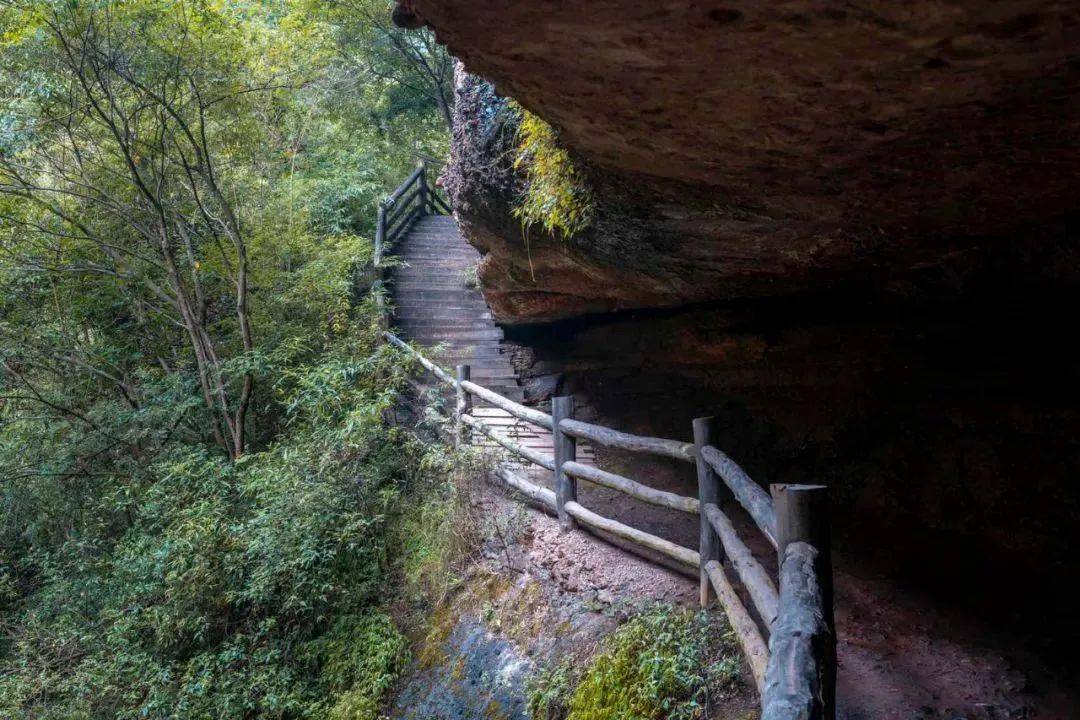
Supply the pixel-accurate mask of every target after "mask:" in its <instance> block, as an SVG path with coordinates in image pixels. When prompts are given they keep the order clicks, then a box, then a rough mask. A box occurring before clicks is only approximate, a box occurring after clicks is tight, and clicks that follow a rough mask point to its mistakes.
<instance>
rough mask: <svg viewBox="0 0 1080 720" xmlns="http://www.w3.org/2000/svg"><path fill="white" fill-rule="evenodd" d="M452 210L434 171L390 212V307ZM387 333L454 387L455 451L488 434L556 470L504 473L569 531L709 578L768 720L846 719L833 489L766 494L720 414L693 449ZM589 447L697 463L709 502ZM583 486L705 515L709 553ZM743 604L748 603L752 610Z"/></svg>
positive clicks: (382, 247) (380, 247)
mask: <svg viewBox="0 0 1080 720" xmlns="http://www.w3.org/2000/svg"><path fill="white" fill-rule="evenodd" d="M448 212H449V209H448V208H447V206H446V203H445V202H444V201H443V200H442V199H441V198H440V197H438V195H437V194H436V193H435V192H434V191H433V189H432V188H431V187H430V186H429V185H428V182H427V176H426V170H425V168H424V166H423V165H420V166H419V167H418V168H417V169H416V170H415V171H414V172H413V173H412V174H411V175H410V176H409V178H408V179H407V180H406V181H405V182H404V183H402V184H401V186H400V187H398V188H397V189H396V190H395V191H394V192H393V193H392V194H391V195H390V196H389V197H388V198H387V199H386V200H385V201H383V203H381V204H380V205H379V213H378V222H377V225H376V237H375V268H376V273H377V275H376V287H375V291H376V298H377V302H379V303H380V308H381V307H382V299H383V290H382V279H383V278H382V272H383V262H382V260H383V257H384V255H385V253H386V252H387V251H388V250H389V249H390V248H391V247H392V246H393V245H394V243H395V242H397V240H398V239H400V238H401V237H402V236H403V235H404V234H405V233H407V232H408V231H409V229H410V228H411V227H412V225H413V223H415V221H416V220H417V219H419V218H420V217H423V216H424V215H426V214H439V213H448ZM383 336H384V338H385V339H386V341H387V342H388V343H390V344H391V345H393V346H395V347H397V348H399V349H401V350H402V351H404V352H406V353H408V354H410V355H411V356H412V357H414V358H415V359H416V360H417V361H418V362H419V364H420V365H421V366H422V367H423V368H424V369H426V370H427V371H428V372H430V373H431V374H432V375H433V376H434V377H435V378H436V379H437V380H438V381H439V382H440V383H442V384H444V385H446V386H447V387H448V388H450V389H451V390H453V392H454V395H455V398H456V403H455V405H454V438H455V442H456V443H465V442H468V441H469V438H470V435H471V433H478V434H482V435H484V436H486V437H487V438H489V439H490V440H492V441H493V442H495V443H496V444H498V445H500V446H501V447H503V448H505V449H506V450H507V451H509V452H510V453H513V454H514V455H516V456H518V457H520V458H523V459H525V460H526V461H528V462H530V463H533V464H535V465H538V466H539V467H541V468H543V469H544V470H546V471H549V472H551V473H552V481H553V486H554V489H549V488H546V487H543V486H541V485H537V484H536V483H533V482H531V481H530V480H528V479H526V478H524V477H522V476H521V475H519V474H517V473H515V472H513V471H512V470H510V469H509V468H506V467H500V468H498V469H497V470H496V472H495V474H496V476H497V477H499V478H500V479H501V480H502V481H503V482H504V483H506V484H507V485H508V486H509V487H511V488H512V489H514V490H515V491H517V492H519V493H521V494H522V495H523V496H525V497H527V498H529V499H530V500H532V501H533V502H535V503H537V504H539V505H541V506H543V507H544V508H546V509H548V510H549V511H551V512H553V513H555V514H556V515H557V516H558V518H559V522H560V524H561V525H562V527H563V528H564V529H566V530H573V529H575V528H577V527H578V526H579V525H581V526H584V527H586V528H591V529H593V530H596V531H599V532H601V533H603V534H607V535H610V536H615V537H617V538H620V539H621V540H622V541H625V542H627V543H630V544H632V545H634V546H638V547H641V548H645V549H647V550H649V551H651V552H653V553H657V554H659V555H660V556H663V557H666V558H670V559H671V560H674V561H675V562H676V563H677V564H679V565H680V566H682V567H684V568H686V569H688V570H693V571H695V572H696V573H697V574H698V576H699V577H700V587H701V593H700V594H701V597H700V601H701V605H702V607H705V606H707V605H708V603H709V599H710V594H715V596H716V598H717V600H718V601H719V603H720V605H721V606H722V607H723V609H724V611H725V613H726V615H727V617H728V619H729V621H730V623H731V626H732V628H733V629H734V631H735V635H736V637H737V638H738V640H739V643H740V645H741V647H742V650H743V654H744V655H745V657H746V660H747V663H748V665H749V666H750V670H751V674H752V675H753V678H754V682H755V684H756V686H757V690H758V693H759V695H760V697H761V708H762V714H761V717H762V720H824V719H826V718H827V719H830V720H831V719H832V718H834V717H835V695H836V689H835V688H836V629H835V623H834V620H833V593H832V566H831V559H830V558H831V553H830V547H829V528H828V492H827V489H826V488H825V487H824V486H821V485H780V484H774V485H771V486H770V489H769V491H768V492H767V491H766V490H765V489H763V488H762V487H761V486H760V485H758V484H757V483H756V482H754V481H753V480H752V479H751V478H750V477H749V476H748V475H747V474H746V472H744V471H743V469H742V468H740V467H739V466H738V464H736V463H735V462H734V461H733V460H732V459H731V458H729V457H728V456H727V455H725V454H724V453H723V452H721V451H720V450H719V449H718V448H717V445H718V437H717V435H718V433H717V430H716V424H715V422H714V421H713V419H712V418H697V419H695V420H694V421H693V438H694V441H693V442H692V443H687V442H682V441H678V440H669V439H666V438H655V437H644V436H640V435H634V434H631V433H626V432H621V431H618V430H613V429H611V428H607V427H603V426H601V425H594V424H590V423H586V422H582V421H580V420H576V419H574V417H573V415H574V402H573V398H572V397H556V398H553V399H552V412H551V414H550V415H549V414H547V413H543V412H540V411H539V410H535V409H533V408H528V407H525V406H524V405H521V404H519V403H516V402H514V401H512V400H510V399H508V398H505V397H503V396H501V395H499V394H498V393H495V392H493V391H491V390H490V389H488V388H485V387H482V386H480V385H477V384H476V383H473V382H472V381H471V380H470V375H471V372H470V367H469V366H468V365H459V366H457V368H456V373H454V374H451V373H450V372H448V371H447V370H445V369H443V368H441V367H439V366H438V365H437V364H435V363H433V362H431V361H430V360H429V359H427V358H426V357H424V356H423V355H422V354H421V353H420V352H418V351H417V350H416V349H415V348H413V347H412V346H410V345H409V344H408V343H406V342H404V341H402V340H401V339H400V338H398V337H397V336H395V335H394V334H393V333H391V332H388V331H383ZM474 398H476V399H479V400H481V401H483V402H484V403H486V404H488V405H492V406H494V407H497V408H500V409H502V410H504V411H505V412H507V413H508V414H509V415H511V416H512V417H515V418H517V419H519V420H522V421H524V422H526V423H530V424H532V425H535V426H538V427H541V428H544V429H546V430H550V431H551V432H552V435H553V448H554V454H553V455H547V454H544V453H541V452H539V451H537V450H534V449H532V448H527V447H525V446H524V445H521V444H519V443H516V442H514V441H513V440H512V439H510V438H507V437H504V436H502V435H500V434H499V433H498V432H496V430H495V428H493V427H491V426H489V425H487V424H486V423H485V422H484V421H483V420H482V419H481V418H479V417H477V416H476V415H474V414H472V412H471V411H472V404H473V399H474ZM578 440H586V441H588V442H591V443H594V444H597V445H604V446H606V447H611V448H617V449H620V450H624V451H629V452H635V453H644V454H649V455H657V456H661V457H666V458H674V459H676V460H680V461H684V462H687V463H692V464H693V465H694V466H695V470H696V474H697V486H698V497H696V498H692V497H686V496H682V495H678V494H676V493H671V492H667V491H662V490H657V489H655V488H651V487H649V486H648V485H645V484H644V483H641V482H638V481H637V480H633V479H631V478H627V477H623V476H621V475H617V474H615V473H611V472H607V471H605V470H600V469H598V468H595V467H590V466H588V465H585V464H582V463H579V462H577V442H578ZM578 480H585V481H587V482H591V483H594V484H596V485H602V486H604V487H607V488H611V489H614V490H618V491H620V492H623V493H626V494H627V495H629V496H631V497H634V498H636V499H638V500H641V501H643V502H645V503H648V504H650V505H653V506H658V507H663V508H668V509H672V510H676V511H679V512H685V513H688V514H697V515H698V516H699V517H700V527H701V533H700V540H699V547H698V550H693V549H690V548H686V547H683V546H681V545H678V544H676V543H673V542H671V541H669V540H665V539H664V538H661V537H658V536H656V535H652V534H650V533H647V532H645V531H643V530H640V529H637V528H634V527H631V526H629V525H626V524H624V523H621V522H618V521H616V520H613V519H611V518H606V517H604V516H602V515H599V514H597V513H596V512H594V511H592V510H589V509H588V508H586V507H585V506H584V505H582V504H581V503H580V502H579V501H578V494H577V481H578ZM724 489H726V492H725V491H723V490H724ZM736 505H737V506H740V507H741V508H742V509H743V510H744V511H745V512H746V513H747V515H749V517H750V518H751V519H752V520H753V522H754V524H755V525H756V527H757V528H758V529H759V530H760V532H761V533H762V535H763V536H764V537H765V539H766V540H767V541H768V542H769V544H771V545H772V546H773V547H774V548H776V552H777V566H778V568H779V571H778V579H777V582H774V580H773V576H772V575H771V574H770V573H769V572H768V571H767V570H766V569H765V567H764V566H763V565H762V564H761V562H760V561H759V560H758V559H757V558H755V557H754V554H753V553H752V552H751V550H750V548H749V546H748V545H747V544H746V543H745V542H744V541H743V540H742V538H740V537H739V534H738V531H737V530H736V527H735V525H734V524H733V523H732V521H731V519H730V518H729V515H728V512H729V511H728V510H727V508H729V507H734V506H736ZM733 578H734V579H736V580H737V582H738V585H739V586H741V588H742V592H740V591H739V588H738V587H737V586H736V584H735V583H734V582H733V581H732V580H733ZM744 597H746V598H748V599H749V603H745V602H744V600H743V598H744ZM747 605H749V606H750V607H749V608H748V607H747ZM750 608H752V609H753V612H751V609H750ZM766 638H768V642H766Z"/></svg>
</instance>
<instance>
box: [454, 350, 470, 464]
mask: <svg viewBox="0 0 1080 720" xmlns="http://www.w3.org/2000/svg"><path fill="white" fill-rule="evenodd" d="M471 374H472V371H471V369H470V368H469V366H468V365H458V366H457V382H456V383H454V388H455V390H456V391H457V404H456V406H455V407H454V447H461V446H462V445H464V444H465V443H466V442H467V441H468V437H467V436H466V433H467V432H468V431H467V430H466V429H465V421H464V420H462V419H461V416H462V415H467V414H469V412H470V411H471V410H472V396H471V395H469V393H467V392H465V388H463V387H462V386H461V383H462V382H464V381H465V380H468V379H469V378H470V377H471Z"/></svg>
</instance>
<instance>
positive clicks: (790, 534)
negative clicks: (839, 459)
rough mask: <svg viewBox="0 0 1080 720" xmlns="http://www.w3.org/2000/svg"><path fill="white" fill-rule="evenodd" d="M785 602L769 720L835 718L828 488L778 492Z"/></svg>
mask: <svg viewBox="0 0 1080 720" xmlns="http://www.w3.org/2000/svg"><path fill="white" fill-rule="evenodd" d="M770 490H771V493H772V498H773V509H774V510H775V513H776V547H777V555H778V559H779V562H780V598H779V607H778V609H777V616H776V620H775V622H774V623H773V627H772V634H771V636H770V638H769V650H770V653H771V658H770V662H769V668H768V672H767V674H766V682H765V692H764V693H763V696H762V708H763V710H764V712H763V714H762V720H780V719H781V718H789V717H790V718H808V719H809V720H833V718H835V717H836V625H835V621H834V618H833V584H832V558H831V550H830V544H829V491H828V488H826V487H825V486H824V485H779V484H777V485H772V486H770Z"/></svg>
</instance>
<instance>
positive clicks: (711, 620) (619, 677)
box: [529, 605, 739, 720]
mask: <svg viewBox="0 0 1080 720" xmlns="http://www.w3.org/2000/svg"><path fill="white" fill-rule="evenodd" d="M734 640H735V639H734V635H733V634H732V632H731V629H730V627H728V625H727V624H726V622H724V621H723V620H722V619H719V618H715V617H710V616H707V615H705V614H702V613H692V612H690V611H687V610H681V609H677V608H673V607H671V606H668V605H655V606H653V607H651V608H648V609H646V610H645V611H644V612H642V613H641V614H639V615H637V616H636V617H634V618H633V619H632V620H630V621H629V622H627V623H626V624H624V625H623V626H622V627H620V628H619V629H618V630H616V631H615V632H614V633H613V634H612V635H611V636H609V637H608V638H607V640H606V641H605V642H604V645H603V647H602V648H601V650H600V652H599V653H597V654H596V655H595V656H594V657H593V658H592V659H591V660H590V661H589V663H588V665H587V666H585V668H584V669H582V670H581V671H580V673H579V674H577V675H576V676H575V672H574V669H573V665H572V664H571V662H570V661H569V660H564V661H562V662H560V663H559V664H557V665H555V666H553V667H552V668H549V669H548V670H547V671H546V672H545V673H543V674H541V675H540V676H539V677H538V678H537V679H536V681H534V683H533V684H532V685H531V687H530V691H529V714H530V718H531V720H659V719H660V718H670V719H672V720H690V719H692V718H701V717H704V716H705V714H706V712H707V711H708V707H709V704H710V703H711V702H715V701H716V700H717V699H719V698H720V697H722V696H724V695H726V694H730V693H731V692H733V691H734V689H735V688H736V687H737V684H738V676H739V660H738V655H737V650H736V648H735V642H734Z"/></svg>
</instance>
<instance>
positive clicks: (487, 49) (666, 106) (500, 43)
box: [410, 0, 1080, 322]
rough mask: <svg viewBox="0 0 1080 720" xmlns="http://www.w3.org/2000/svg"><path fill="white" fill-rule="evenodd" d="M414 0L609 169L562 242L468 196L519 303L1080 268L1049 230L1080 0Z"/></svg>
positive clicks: (464, 207)
mask: <svg viewBox="0 0 1080 720" xmlns="http://www.w3.org/2000/svg"><path fill="white" fill-rule="evenodd" d="M410 7H411V8H412V10H413V11H414V12H415V13H416V14H417V15H418V16H419V17H421V18H422V19H423V20H424V21H426V22H427V23H428V24H429V25H430V26H431V27H433V28H434V30H435V32H436V33H437V35H438V37H439V39H440V40H441V41H443V42H445V43H446V44H447V46H448V47H449V48H450V50H451V51H452V52H453V53H454V54H455V55H456V56H458V57H459V58H461V60H462V61H463V62H464V64H465V66H466V68H467V69H468V70H469V71H470V72H472V73H475V74H478V75H480V76H483V77H484V78H486V79H488V80H490V81H491V82H493V83H494V84H495V86H496V88H497V89H498V90H499V92H500V93H502V94H505V95H508V96H512V97H513V98H515V99H516V100H517V101H519V102H520V103H521V105H522V106H524V107H525V108H528V109H530V110H532V111H534V112H536V113H537V114H538V115H540V116H542V117H543V118H544V119H545V120H547V121H548V122H550V123H551V124H552V125H553V126H554V127H555V128H556V129H557V130H558V132H559V136H560V139H561V140H562V142H563V143H564V144H565V146H566V147H567V148H568V149H569V150H570V151H571V152H572V153H573V155H574V156H575V157H576V158H578V159H579V160H580V161H581V163H582V165H583V167H585V168H587V174H588V176H589V179H590V181H591V182H592V183H593V185H594V186H595V187H596V188H597V193H596V197H597V209H596V220H595V222H594V224H593V227H591V228H590V229H589V230H588V231H586V232H584V233H582V234H581V235H580V236H577V237H575V238H573V239H571V240H570V241H565V242H563V241H557V240H554V239H552V238H546V237H542V234H541V233H532V235H533V237H530V238H529V241H528V243H526V241H525V240H524V239H523V237H522V236H523V232H522V229H521V227H520V224H516V225H515V223H514V222H512V218H509V217H508V214H507V213H506V212H505V210H506V207H501V208H496V207H495V206H493V205H492V204H491V198H490V197H485V193H486V194H487V195H489V196H490V195H491V194H492V192H491V191H492V189H493V188H490V187H472V188H467V190H469V192H464V193H460V194H458V196H457V197H455V199H456V200H458V203H459V207H458V208H457V209H458V211H459V215H460V216H461V217H462V219H463V220H464V221H465V224H466V226H467V228H466V230H467V232H468V234H469V235H470V236H471V239H472V240H473V241H474V243H475V244H477V245H478V246H480V247H481V248H482V249H483V250H485V251H486V252H488V253H489V258H488V260H487V261H486V264H485V266H484V268H483V269H482V272H481V281H482V284H483V286H484V289H485V292H486V294H487V295H488V298H489V300H490V301H491V303H492V306H493V309H494V311H495V313H496V315H497V316H498V317H499V318H500V319H501V320H503V321H506V322H531V321H537V320H550V319H554V318H560V317H569V316H573V315H579V314H583V313H590V312H597V311H606V310H615V309H625V308H640V307H660V306H672V305H681V304H686V303H692V302H700V301H706V300H726V299H732V298H744V297H763V296H775V295H782V294H789V293H804V292H817V291H819V290H823V289H829V290H833V289H836V288H837V287H847V286H852V285H854V286H857V287H859V288H871V289H873V290H881V291H884V292H886V293H890V294H899V295H901V296H905V297H907V296H910V295H912V294H920V293H922V292H923V291H924V290H925V289H926V288H927V287H928V286H929V287H932V288H934V289H935V292H937V291H939V290H943V291H945V292H948V293H952V292H954V291H956V290H957V289H958V288H959V287H960V286H961V285H963V284H964V283H966V282H968V281H969V279H970V278H977V277H985V276H986V275H987V274H988V273H991V274H993V272H994V271H996V270H1000V268H1001V267H1002V265H1003V264H1004V265H1006V266H1007V267H1009V268H1010V270H1015V269H1016V268H1017V267H1018V265H1017V263H1020V264H1022V265H1023V266H1024V268H1025V272H1026V273H1027V274H1029V275H1031V276H1033V277H1038V278H1039V282H1040V283H1042V282H1045V281H1046V280H1047V278H1049V280H1050V281H1051V282H1056V281H1060V280H1065V281H1069V280H1072V279H1073V278H1071V277H1069V278H1065V277H1062V274H1063V273H1066V274H1068V273H1072V272H1075V271H1074V270H1065V269H1064V268H1065V266H1066V263H1063V262H1061V255H1060V252H1061V245H1060V238H1055V239H1053V240H1052V241H1050V240H1047V236H1048V235H1054V233H1053V232H1049V233H1044V232H1042V231H1041V230H1040V231H1038V232H1035V233H1030V232H1028V230H1029V229H1030V228H1031V227H1032V226H1033V225H1037V226H1040V227H1046V226H1047V223H1048V222H1049V223H1050V224H1051V226H1053V224H1054V222H1055V221H1057V220H1059V219H1060V218H1062V217H1063V216H1064V215H1066V214H1067V213H1068V212H1070V211H1071V210H1073V209H1074V206H1075V202H1076V189H1075V178H1076V177H1077V174H1078V172H1077V171H1078V170H1080V153H1078V152H1077V148H1076V138H1077V137H1080V92H1078V85H1080V73H1078V72H1077V63H1078V59H1077V54H1076V51H1077V32H1078V26H1080V9H1078V8H1077V7H1076V6H1075V5H1071V6H1070V5H1069V4H1066V3H1054V2H1046V1H1037V0H1029V1H1027V2H1013V3H987V2H971V1H969V2H955V3H945V2H926V1H923V0H920V1H919V2H914V3H901V4H897V3H886V2H865V3H858V4H857V5H850V4H848V5H845V6H843V8H841V7H840V6H837V5H835V4H833V3H824V2H786V3H776V4H768V3H765V4H762V3H744V4H737V5H731V4H719V3H711V2H702V3H684V2H658V3H638V2H630V1H629V0H606V1H603V0H601V1H598V2H590V3H585V4H581V3H565V2H529V3H505V2H494V1H492V0H470V2H467V3H466V2H462V1H461V0H414V1H413V2H411V3H410ZM466 119H468V118H466ZM473 119H475V116H474V118H473ZM468 170H469V168H465V171H466V173H467V172H468ZM471 181H472V182H474V183H477V184H479V185H481V186H482V185H483V184H484V183H485V182H487V179H485V178H483V177H480V178H472V179H471ZM494 190H495V191H496V192H495V193H494V194H495V195H496V196H498V194H499V192H502V191H504V190H505V188H500V187H498V184H497V183H496V187H494ZM509 200H512V198H509V196H508V195H506V194H505V193H504V194H503V197H502V201H501V202H504V203H505V202H506V201H509ZM485 204H486V205H487V207H478V206H483V205H485ZM496 205H497V203H496ZM496 210H498V211H496ZM468 226H471V228H470V227H468ZM470 230H471V231H470ZM1021 234H1024V235H1026V237H1025V238H1024V239H1023V241H1018V240H1017V237H1018V236H1019V235H1021ZM1048 242H1052V243H1053V244H1054V245H1055V247H1056V250H1054V251H1048V250H1047V249H1046V245H1047V243H1048ZM1069 265H1071V266H1072V267H1074V268H1075V267H1076V264H1073V263H1069Z"/></svg>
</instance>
